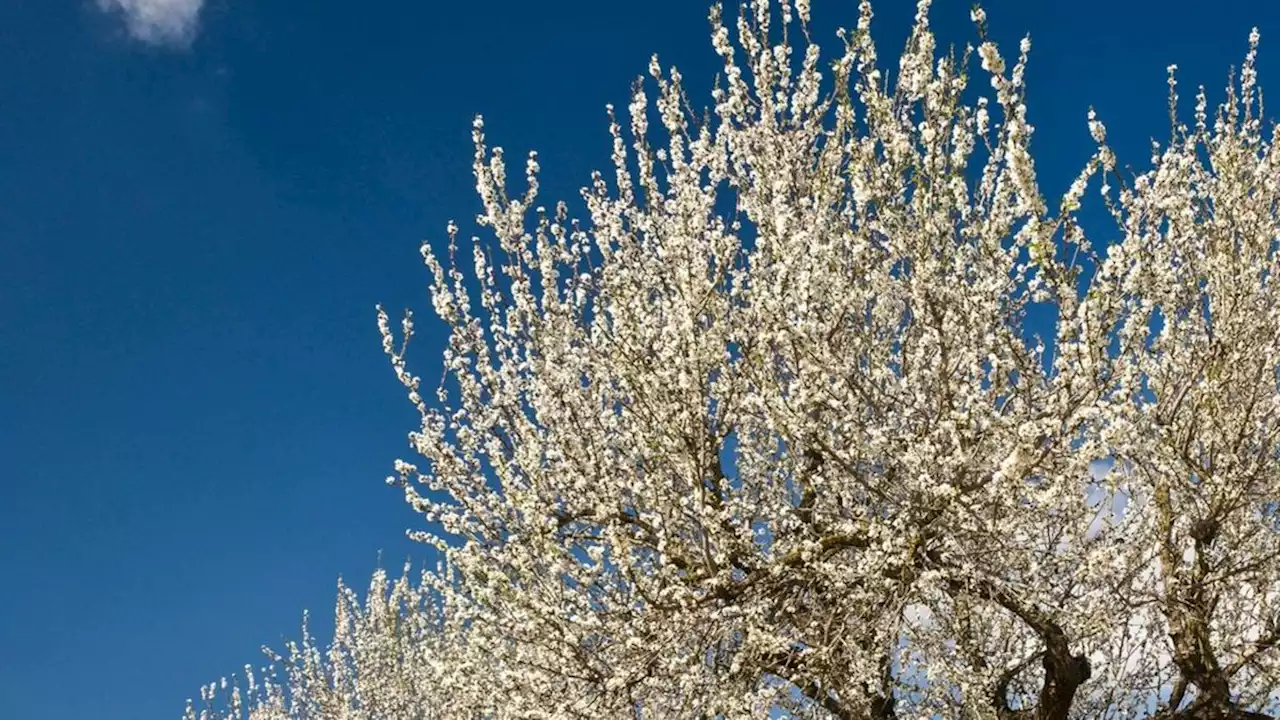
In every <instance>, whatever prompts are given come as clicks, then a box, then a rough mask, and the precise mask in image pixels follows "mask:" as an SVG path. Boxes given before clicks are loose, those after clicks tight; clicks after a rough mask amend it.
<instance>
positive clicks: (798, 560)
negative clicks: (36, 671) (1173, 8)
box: [189, 0, 1280, 720]
mask: <svg viewBox="0 0 1280 720" xmlns="http://www.w3.org/2000/svg"><path fill="white" fill-rule="evenodd" d="M711 20H712V25H713V31H712V46H713V48H714V51H715V52H716V53H717V55H718V56H719V58H720V59H721V60H722V62H723V73H722V75H721V78H720V81H719V82H718V83H717V86H716V89H715V90H714V91H713V93H712V98H711V99H712V101H713V103H714V106H713V111H712V113H711V114H710V115H709V116H708V117H706V118H699V117H697V116H695V115H694V114H693V112H692V111H691V110H690V102H689V101H688V99H687V97H686V93H685V89H684V85H683V80H682V77H681V75H680V73H679V72H678V71H677V70H675V69H674V68H672V69H669V70H664V69H663V68H662V66H661V65H660V63H659V62H658V60H657V58H655V59H654V60H653V62H652V64H651V66H650V68H649V73H650V78H649V79H648V80H647V81H646V83H647V84H646V83H640V84H637V86H636V89H635V92H634V95H633V96H632V98H631V102H630V103H629V106H628V109H627V115H628V117H626V118H623V117H620V116H619V115H618V114H616V113H615V111H614V109H613V108H612V107H611V108H609V131H610V133H611V138H612V168H611V170H610V172H608V173H607V174H606V173H603V172H598V173H595V174H594V175H593V176H592V178H591V183H590V185H589V186H588V187H587V188H585V189H584V190H583V192H582V200H583V202H584V204H585V210H586V216H585V217H584V218H582V219H574V218H571V216H570V214H569V209H568V206H567V205H566V204H564V203H559V204H556V205H555V207H554V208H551V209H548V208H546V207H544V206H543V205H540V204H539V202H538V191H539V188H538V172H539V166H538V161H537V157H536V155H533V154H531V155H530V156H529V157H528V159H527V160H526V162H525V167H524V189H523V191H522V192H520V193H519V194H516V193H515V192H514V191H511V190H509V185H510V183H509V182H508V159H507V157H506V155H505V154H504V153H503V152H502V150H501V148H497V147H493V148H490V147H489V145H488V144H487V139H486V137H485V134H484V124H483V122H482V121H481V120H480V119H478V118H477V120H476V122H475V125H474V128H473V139H474V145H475V160H474V175H475V181H476V190H477V194H478V197H479V199H480V203H481V207H482V211H481V213H480V214H479V216H478V217H477V224H478V225H479V226H480V227H481V228H482V230H483V231H484V233H485V234H486V237H485V238H484V239H481V238H473V239H472V240H471V241H470V242H469V243H466V242H462V241H460V239H459V230H458V228H457V226H455V225H453V224H451V225H450V227H449V233H448V235H449V242H448V246H447V247H448V249H447V257H443V258H442V257H441V255H442V254H439V253H437V251H436V250H435V249H433V248H432V247H431V246H430V245H429V244H426V245H424V246H423V248H422V253H423V256H424V259H425V262H426V264H427V267H428V268H429V270H430V273H431V276H432V285H431V293H432V302H433V309H434V311H435V314H436V315H437V316H438V318H439V319H440V320H441V321H443V323H444V324H445V325H446V326H447V327H448V330H449V334H448V344H447V349H446V351H445V353H444V369H445V378H444V380H443V381H442V382H441V383H440V384H439V385H438V386H437V387H436V388H434V390H433V391H430V392H428V390H427V389H425V388H424V387H423V386H422V381H421V379H420V378H419V377H418V376H416V375H414V374H413V373H412V372H411V370H410V369H409V367H408V364H407V361H406V355H405V344H406V343H407V342H408V340H409V338H410V336H412V334H413V332H414V323H413V319H412V316H410V315H406V316H405V318H404V320H403V322H402V323H401V329H400V332H399V333H398V334H399V336H400V337H397V333H396V332H395V331H393V329H392V321H391V319H390V318H389V317H388V316H387V314H386V313H385V312H383V311H382V310H381V309H379V311H378V323H379V327H380V329H381V332H382V337H383V344H384V349H385V351H386V353H387V355H388V357H389V358H390V361H391V364H392V366H393V369H394V371H395V373H396V375H397V377H398V378H399V380H400V382H401V383H402V384H403V386H404V388H405V391H406V393H407V395H408V397H409V399H410V402H411V403H412V404H413V405H414V406H415V407H416V408H417V410H418V411H419V413H420V414H421V417H422V423H421V426H420V428H418V429H417V430H416V431H415V432H413V433H412V434H411V436H410V442H411V445H412V448H413V450H414V451H415V454H416V455H417V456H418V459H417V460H415V461H414V462H409V461H400V462H398V463H397V465H396V475H395V476H394V477H393V478H391V482H393V483H394V484H395V485H397V486H399V487H401V488H402V489H403V491H404V493H405V497H406V499H407V501H408V502H409V503H410V504H411V505H412V506H413V507H414V508H415V509H416V510H418V511H419V512H421V513H422V514H423V515H424V516H425V519H426V521H427V525H426V529H424V530H419V531H415V532H414V533H413V535H414V536H415V537H417V538H419V539H421V540H423V541H424V542H427V543H430V544H432V545H433V546H434V547H435V548H437V550H438V552H439V554H440V556H441V557H442V559H443V560H442V562H443V564H442V568H443V569H441V570H439V571H437V572H433V573H427V574H426V575H424V577H423V579H422V581H421V583H420V584H418V585H415V584H412V583H409V582H408V581H407V580H402V581H401V582H400V583H399V584H396V585H394V587H392V586H390V585H389V584H388V581H387V580H386V578H385V576H384V575H381V574H379V575H378V576H376V577H375V582H374V587H373V589H372V590H371V592H370V594H369V597H368V598H367V600H366V603H367V606H366V607H365V608H364V609H362V608H361V605H360V603H359V602H358V600H357V599H356V598H355V597H354V596H352V595H351V594H350V593H349V592H348V591H346V590H344V591H343V593H342V595H341V597H340V601H339V606H338V628H339V632H338V636H337V638H336V639H335V641H334V644H333V646H332V648H331V649H330V650H329V651H328V654H327V656H326V655H322V654H321V652H320V650H319V649H318V648H317V647H315V645H314V643H311V642H310V641H308V642H304V644H303V645H302V646H301V647H298V648H292V649H291V650H290V653H289V657H288V658H281V659H280V662H281V663H282V664H281V667H283V668H286V670H283V671H282V672H285V675H284V678H285V679H284V680H279V681H273V682H271V683H267V684H265V685H263V684H258V683H257V681H255V680H254V679H253V678H252V676H250V677H249V686H250V690H249V691H248V692H247V693H245V694H244V695H240V694H236V695H233V696H232V698H231V704H232V706H233V708H232V710H231V711H230V712H231V713H232V714H231V717H235V718H240V717H251V718H254V720H268V719H275V718H318V717H323V718H343V719H346V718H350V719H352V720H355V719H357V718H358V719H360V720H365V719H372V718H433V717H495V718H574V717H584V718H602V717H629V718H646V719H647V718H736V717H767V716H774V717H777V716H779V715H786V716H792V717H814V718H877V719H881V720H888V719H889V718H921V719H924V718H940V717H941V718H998V719H1000V720H1006V719H1011V718H1043V719H1046V720H1047V719H1050V718H1052V719H1055V720H1066V719H1068V718H1143V717H1153V718H1165V719H1168V720H1172V719H1174V718H1187V719H1188V720H1189V719H1191V718H1210V717H1213V718H1245V719H1247V718H1265V717H1270V716H1274V715H1275V714H1276V713H1277V712H1280V517H1278V515H1277V511H1278V508H1280V463H1277V458H1278V457H1280V455H1278V451H1280V385H1278V382H1280V278H1278V276H1277V269H1278V268H1277V264H1278V263H1280V257H1277V249H1278V247H1277V239H1278V238H1280V214H1278V210H1280V164H1278V163H1277V160H1276V158H1275V152H1274V148H1275V139H1276V138H1275V134H1274V132H1273V133H1271V134H1270V135H1268V134H1265V133H1264V130H1263V123H1262V117H1261V99H1260V92H1259V90H1258V88H1257V73H1256V62H1255V57H1256V49H1257V42H1258V38H1257V35H1256V33H1255V34H1254V35H1252V36H1251V38H1250V50H1249V53H1248V55H1247V57H1246V59H1245V61H1244V64H1243V67H1242V69H1241V71H1240V73H1239V78H1238V82H1235V83H1233V84H1232V85H1231V86H1230V87H1228V90H1227V97H1226V99H1225V101H1224V102H1223V103H1222V104H1221V106H1219V107H1218V108H1217V110H1216V112H1214V113H1213V114H1212V116H1211V115H1210V112H1209V109H1208V101H1207V99H1206V96H1205V93H1204V91H1203V90H1201V91H1200V92H1199V94H1198V95H1197V97H1196V104H1195V110H1194V119H1193V121H1192V124H1191V125H1190V126H1187V125H1183V124H1179V123H1178V122H1177V95H1176V87H1177V84H1176V76H1175V74H1174V70H1173V69H1172V68H1171V69H1170V104H1171V114H1172V116H1173V118H1174V127H1173V132H1172V136H1171V138H1170V140H1169V142H1168V143H1167V144H1166V145H1165V146H1164V147H1160V146H1153V149H1152V158H1151V159H1152V167H1151V169H1150V170H1149V171H1147V172H1144V173H1141V174H1138V175H1136V176H1129V177H1125V176H1123V175H1122V174H1121V173H1119V172H1117V169H1116V166H1117V161H1116V156H1115V153H1114V152H1113V151H1112V149H1111V148H1110V147H1109V146H1108V145H1107V135H1106V129H1105V127H1104V126H1103V124H1102V122H1101V121H1100V120H1099V119H1098V117H1097V116H1096V114H1094V113H1093V112H1092V111H1091V112H1090V113H1089V116H1088V118H1087V129H1088V132H1089V134H1090V135H1091V137H1092V138H1093V140H1094V142H1095V144H1096V150H1095V151H1094V152H1093V154H1092V155H1091V156H1090V157H1088V158H1086V159H1084V160H1085V162H1084V163H1083V169H1082V171H1081V173H1080V174H1079V176H1078V178H1077V179H1076V180H1075V181H1074V182H1073V183H1071V185H1070V187H1069V188H1068V190H1067V191H1066V193H1065V194H1064V195H1063V197H1061V198H1060V199H1059V200H1058V201H1056V202H1053V203H1051V202H1049V201H1048V200H1047V199H1046V198H1045V197H1044V195H1043V193H1042V191H1041V189H1040V185H1039V181H1038V177H1037V171H1036V166H1035V162H1034V159H1033V154H1032V151H1031V140H1032V137H1033V133H1034V128H1033V126H1032V125H1031V124H1030V121H1029V114H1028V109H1027V105H1026V101H1025V98H1026V81H1025V71H1026V68H1027V64H1028V58H1029V53H1030V49H1031V48H1030V42H1029V41H1023V42H1022V43H1021V45H1020V47H1019V48H1018V52H1017V54H1016V57H1012V58H1009V59H1006V58H1005V56H1004V55H1002V53H1001V50H1000V49H999V48H998V47H997V45H996V44H995V43H993V42H991V41H989V40H987V39H986V24H987V17H986V15H985V13H983V11H981V10H975V11H974V13H973V20H974V22H975V24H976V25H977V27H978V33H979V37H980V38H981V42H980V43H979V44H978V45H977V46H976V47H969V48H966V49H965V51H964V52H963V53H962V54H955V53H952V54H942V53H939V51H938V48H937V46H936V45H937V43H936V40H935V36H934V33H933V31H932V30H931V28H930V24H929V1H928V0H920V2H919V3H918V8H917V13H916V17H915V22H914V26H913V28H912V30H911V33H910V36H909V39H908V40H907V43H906V46H905V49H904V51H903V53H902V55H901V57H900V59H899V61H898V63H897V67H896V69H894V70H893V71H892V73H891V72H890V70H889V69H888V68H885V67H883V66H882V65H881V64H880V59H879V57H878V55H877V52H876V47H875V45H874V44H873V43H872V40H871V34H870V26H871V22H872V9H871V5H870V3H869V2H867V1H866V0H863V2H862V3H861V4H860V11H859V16H858V20H857V23H856V25H855V27H853V28H850V29H847V30H842V31H841V32H840V33H839V34H838V37H839V39H840V45H839V47H838V49H837V52H836V53H835V55H834V56H833V57H830V58H829V59H827V60H825V61H824V59H823V58H824V56H823V54H822V52H821V50H820V48H819V46H818V44H816V43H815V42H813V41H812V40H811V39H810V32H809V29H810V28H809V23H810V3H809V2H808V0H750V1H749V2H747V3H746V4H745V5H744V6H743V8H742V11H741V13H740V14H739V15H738V17H737V18H736V20H730V19H728V18H726V17H725V16H724V15H723V13H722V10H721V9H720V8H719V7H716V8H714V9H713V10H712V13H711ZM975 54H976V56H977V58H976V63H977V64H978V65H980V67H981V71H982V77H983V79H984V82H982V83H973V84H972V85H971V77H970V65H971V64H973V63H974V59H973V57H972V56H973V55H975ZM651 119H655V120H657V123H656V124H654V125H652V126H651V125H650V120H651ZM1095 183H1096V185H1097V197H1098V200H1097V202H1098V203H1099V204H1100V205H1101V206H1105V208H1106V209H1107V211H1108V212H1109V213H1110V214H1111V215H1112V217H1113V218H1114V220H1115V228H1116V229H1115V232H1114V233H1112V234H1111V236H1109V237H1108V238H1107V240H1108V241H1107V242H1095V241H1094V240H1092V239H1090V237H1089V233H1086V231H1085V228H1084V226H1083V224H1082V222H1081V220H1080V218H1079V212H1080V210H1081V207H1082V205H1083V204H1084V203H1085V196H1086V194H1087V193H1088V192H1089V188H1090V187H1091V186H1093V185H1094V184H1095ZM468 245H469V249H470V253H469V254H470V258H465V255H466V250H464V249H463V248H465V247H467V246H468ZM1046 318H1048V319H1046ZM388 598H389V599H388ZM237 692H238V691H237ZM206 694H207V695H208V697H209V698H212V697H213V696H214V694H215V693H213V692H212V691H211V692H209V693H206ZM212 708H213V703H212V700H210V703H209V709H206V710H204V714H202V715H197V712H198V710H197V709H195V708H194V706H193V708H192V709H191V710H189V717H190V718H196V717H201V718H212V717H220V715H219V714H218V711H216V710H214V709H212Z"/></svg>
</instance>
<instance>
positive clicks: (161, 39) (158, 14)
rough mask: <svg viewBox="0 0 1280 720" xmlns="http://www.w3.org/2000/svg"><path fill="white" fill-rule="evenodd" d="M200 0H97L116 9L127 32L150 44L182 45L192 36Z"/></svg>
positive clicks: (198, 16) (198, 14) (200, 3)
mask: <svg viewBox="0 0 1280 720" xmlns="http://www.w3.org/2000/svg"><path fill="white" fill-rule="evenodd" d="M203 5H204V0H98V7H100V8H102V9H103V10H106V11H108V12H115V13H119V14H120V15H121V16H122V17H123V18H124V22H125V25H126V26H127V27H128V29H129V34H130V35H132V36H133V37H134V38H135V39H137V40H140V41H142V42H144V43H147V44H150V45H170V46H184V45H186V44H188V43H190V42H191V40H192V38H194V37H195V34H196V28H197V26H198V25H199V22H200V8H201V7H202V6H203Z"/></svg>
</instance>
